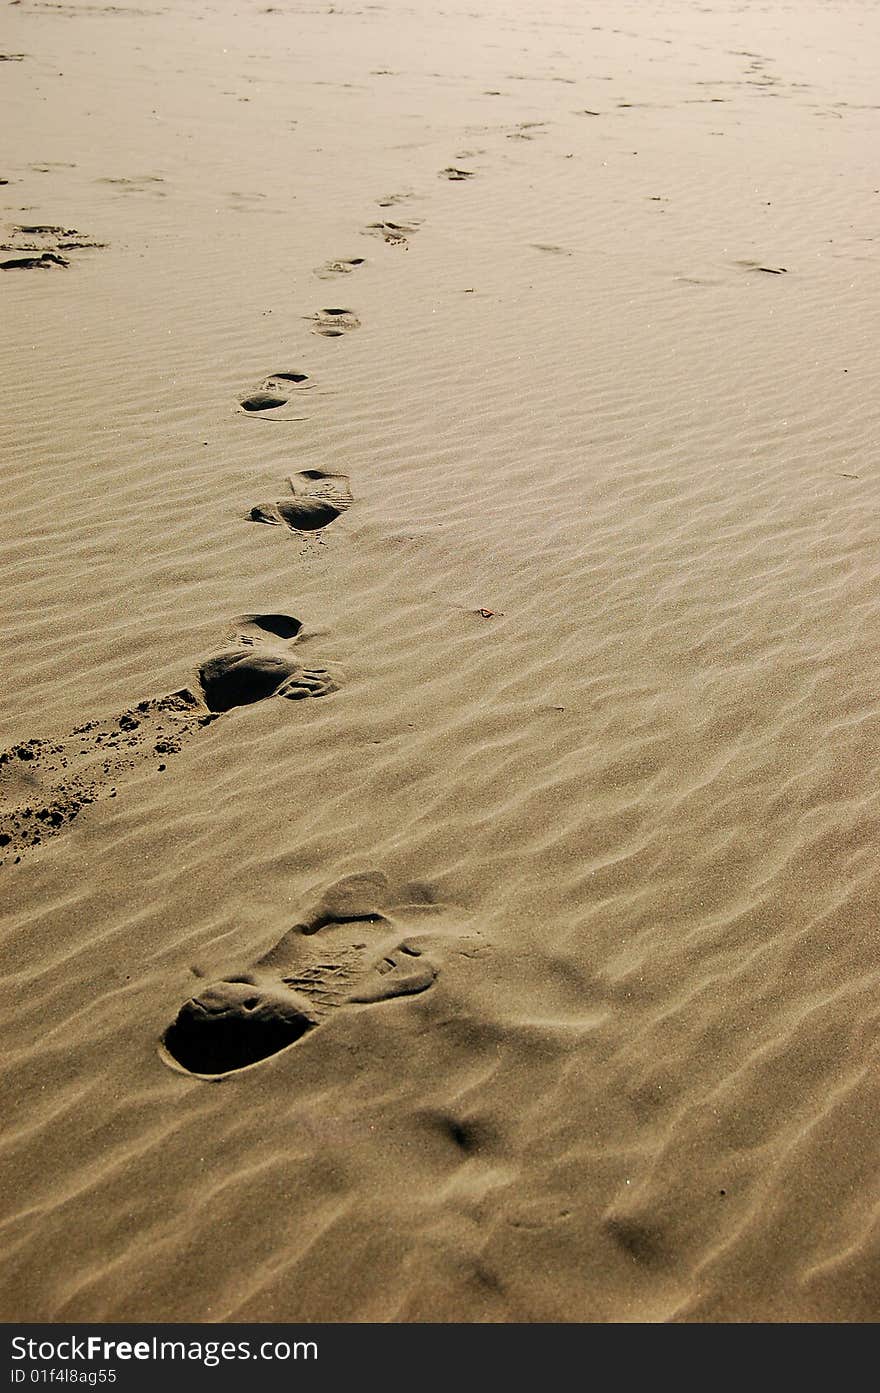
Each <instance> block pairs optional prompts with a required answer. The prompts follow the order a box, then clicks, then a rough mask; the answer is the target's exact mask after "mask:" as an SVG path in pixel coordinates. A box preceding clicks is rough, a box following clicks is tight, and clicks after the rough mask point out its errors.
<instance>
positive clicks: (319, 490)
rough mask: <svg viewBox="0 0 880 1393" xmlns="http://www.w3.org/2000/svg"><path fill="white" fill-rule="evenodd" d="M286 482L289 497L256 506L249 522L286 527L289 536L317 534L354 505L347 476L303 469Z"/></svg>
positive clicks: (327, 471) (249, 515) (251, 512)
mask: <svg viewBox="0 0 880 1393" xmlns="http://www.w3.org/2000/svg"><path fill="white" fill-rule="evenodd" d="M287 482H288V483H289V484H290V490H291V491H290V495H289V496H288V497H287V498H279V499H276V501H275V502H274V503H255V504H254V506H253V507H252V508H251V510H250V513H249V514H248V518H249V519H250V521H251V522H266V523H269V524H270V525H272V526H275V527H278V526H287V527H289V528H290V530H291V531H292V532H318V531H320V530H321V529H322V528H324V527H329V525H330V523H331V522H335V521H336V519H337V518H338V517H339V516H340V514H341V513H344V512H345V511H346V510H347V509H348V508H350V507H351V505H352V503H353V502H354V499H353V497H352V493H351V485H350V484H349V480H348V475H347V474H333V473H331V472H330V471H329V470H324V469H303V470H302V471H301V472H300V473H299V474H296V475H293V476H292V477H291V478H290V479H288V481H287Z"/></svg>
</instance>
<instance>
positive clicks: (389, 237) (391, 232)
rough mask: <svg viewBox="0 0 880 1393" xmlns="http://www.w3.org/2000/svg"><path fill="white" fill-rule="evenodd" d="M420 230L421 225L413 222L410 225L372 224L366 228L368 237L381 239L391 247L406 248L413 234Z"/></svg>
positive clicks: (392, 223)
mask: <svg viewBox="0 0 880 1393" xmlns="http://www.w3.org/2000/svg"><path fill="white" fill-rule="evenodd" d="M418 230H419V224H418V223H417V222H413V221H410V222H408V223H399V222H371V223H369V224H368V225H367V226H366V227H365V228H364V232H365V234H366V236H368V237H381V238H382V240H383V241H384V242H387V243H388V245H389V246H390V247H405V246H406V245H407V242H408V240H409V238H410V237H411V236H412V234H413V233H414V232H418Z"/></svg>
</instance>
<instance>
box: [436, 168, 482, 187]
mask: <svg viewBox="0 0 880 1393" xmlns="http://www.w3.org/2000/svg"><path fill="white" fill-rule="evenodd" d="M439 177H440V178H441V179H449V180H450V181H451V182H452V183H453V184H456V183H460V182H461V181H462V180H463V179H473V177H474V171H473V170H472V169H456V167H455V165H451V164H450V165H447V166H446V168H445V169H441V171H440V176H439Z"/></svg>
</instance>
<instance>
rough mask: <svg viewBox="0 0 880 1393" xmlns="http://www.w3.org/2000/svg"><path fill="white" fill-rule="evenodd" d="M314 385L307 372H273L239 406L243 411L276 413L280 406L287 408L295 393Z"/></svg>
mask: <svg viewBox="0 0 880 1393" xmlns="http://www.w3.org/2000/svg"><path fill="white" fill-rule="evenodd" d="M314 385H315V384H314V382H313V381H312V379H311V378H310V377H309V375H308V373H307V372H294V371H290V372H273V373H270V374H269V376H268V377H264V378H263V381H262V382H261V383H260V385H259V387H258V388H257V389H256V391H255V392H251V394H250V395H249V396H247V397H244V398H243V399H242V400H241V401H240V402H239V403H238V404H239V406H240V407H241V409H242V411H275V410H276V409H277V408H278V407H279V406H286V405H287V403H288V402H289V401H290V398H291V397H292V396H293V394H294V393H295V392H302V391H305V390H307V389H308V388H310V387H314Z"/></svg>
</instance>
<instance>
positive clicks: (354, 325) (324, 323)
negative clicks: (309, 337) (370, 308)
mask: <svg viewBox="0 0 880 1393" xmlns="http://www.w3.org/2000/svg"><path fill="white" fill-rule="evenodd" d="M307 317H308V318H309V319H310V320H311V322H312V333H313V334H321V335H323V337H324V338H325V339H338V338H341V337H342V335H343V334H347V333H350V332H351V330H352V329H359V328H360V323H361V321H360V320H359V319H358V317H357V315H356V314H355V313H354V311H353V310H346V309H327V310H318V312H317V314H310V315H308V316H307Z"/></svg>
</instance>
